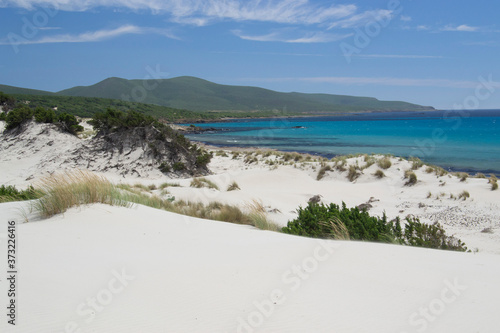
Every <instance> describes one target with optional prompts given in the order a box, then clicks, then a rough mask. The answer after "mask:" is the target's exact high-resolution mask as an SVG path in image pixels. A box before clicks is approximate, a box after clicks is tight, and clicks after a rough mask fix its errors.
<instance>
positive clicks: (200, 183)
mask: <svg viewBox="0 0 500 333" xmlns="http://www.w3.org/2000/svg"><path fill="white" fill-rule="evenodd" d="M190 186H191V187H196V188H202V187H207V188H211V189H214V190H217V191H219V186H217V184H215V183H214V182H213V181H211V180H208V179H206V178H193V180H192V181H191V184H190Z"/></svg>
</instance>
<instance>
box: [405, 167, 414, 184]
mask: <svg viewBox="0 0 500 333" xmlns="http://www.w3.org/2000/svg"><path fill="white" fill-rule="evenodd" d="M405 179H408V180H407V181H406V183H405V186H412V185H415V184H416V183H417V175H416V174H415V172H413V171H411V170H406V171H405Z"/></svg>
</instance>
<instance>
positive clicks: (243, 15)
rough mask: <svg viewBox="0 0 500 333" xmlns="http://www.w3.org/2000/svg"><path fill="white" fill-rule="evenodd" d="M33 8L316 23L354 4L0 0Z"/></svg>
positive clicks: (346, 12) (183, 19)
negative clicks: (103, 9) (116, 9)
mask: <svg viewBox="0 0 500 333" xmlns="http://www.w3.org/2000/svg"><path fill="white" fill-rule="evenodd" d="M7 6H16V7H22V8H27V9H33V8H36V7H37V6H53V7H56V8H58V9H60V10H65V11H85V10H88V9H91V8H96V7H120V8H128V9H132V10H144V9H147V10H151V11H152V12H155V13H168V14H170V15H171V16H172V20H173V21H176V22H180V23H186V24H194V25H204V24H207V23H209V22H211V21H216V20H225V19H227V20H234V21H265V22H277V23H291V24H319V23H324V22H327V21H330V20H334V19H341V18H344V17H347V16H350V15H353V14H354V13H355V12H356V10H357V7H356V6H355V5H352V4H348V5H330V6H319V5H316V4H312V3H311V2H310V1H308V0H274V1H273V0H248V1H238V0H212V1H206V0H169V1H162V0H75V1H68V0H0V7H7Z"/></svg>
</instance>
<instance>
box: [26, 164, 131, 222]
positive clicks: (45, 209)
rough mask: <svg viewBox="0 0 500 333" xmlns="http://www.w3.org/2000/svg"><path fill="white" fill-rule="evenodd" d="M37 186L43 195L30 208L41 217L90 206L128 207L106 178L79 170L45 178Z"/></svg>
mask: <svg viewBox="0 0 500 333" xmlns="http://www.w3.org/2000/svg"><path fill="white" fill-rule="evenodd" d="M37 187H38V188H40V189H41V190H42V191H43V192H44V193H45V195H44V196H43V197H41V198H40V199H39V200H37V201H36V202H34V204H33V208H34V209H35V211H37V212H39V214H40V215H41V216H42V217H45V218H47V217H50V216H53V215H56V214H60V213H64V212H65V211H66V210H67V209H68V208H71V207H78V206H81V205H88V204H92V203H103V204H108V205H119V206H127V205H128V203H127V202H125V201H123V200H121V198H120V195H119V190H118V189H117V188H116V187H115V186H114V185H113V184H111V182H109V181H108V180H107V179H106V178H104V177H101V176H98V175H96V174H93V173H90V172H86V171H81V170H78V171H73V172H72V173H68V172H67V173H63V174H57V175H53V176H50V177H45V178H43V179H42V180H41V181H40V183H39V184H37Z"/></svg>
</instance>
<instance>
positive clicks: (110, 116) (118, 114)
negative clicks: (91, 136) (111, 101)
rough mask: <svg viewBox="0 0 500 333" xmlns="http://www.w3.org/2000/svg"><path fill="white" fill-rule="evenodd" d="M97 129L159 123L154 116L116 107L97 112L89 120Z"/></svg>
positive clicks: (106, 130)
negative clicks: (115, 108) (124, 110)
mask: <svg viewBox="0 0 500 333" xmlns="http://www.w3.org/2000/svg"><path fill="white" fill-rule="evenodd" d="M89 124H91V125H92V126H93V127H94V129H95V130H96V131H102V132H115V131H120V130H126V129H131V128H135V127H144V126H147V125H152V124H159V123H158V122H157V121H156V120H155V119H154V118H153V117H151V116H146V115H144V114H141V113H139V112H137V111H132V110H131V111H128V112H126V113H125V112H122V111H119V110H114V109H107V110H106V111H105V112H102V113H96V114H95V115H94V116H93V117H92V120H91V121H89Z"/></svg>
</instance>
